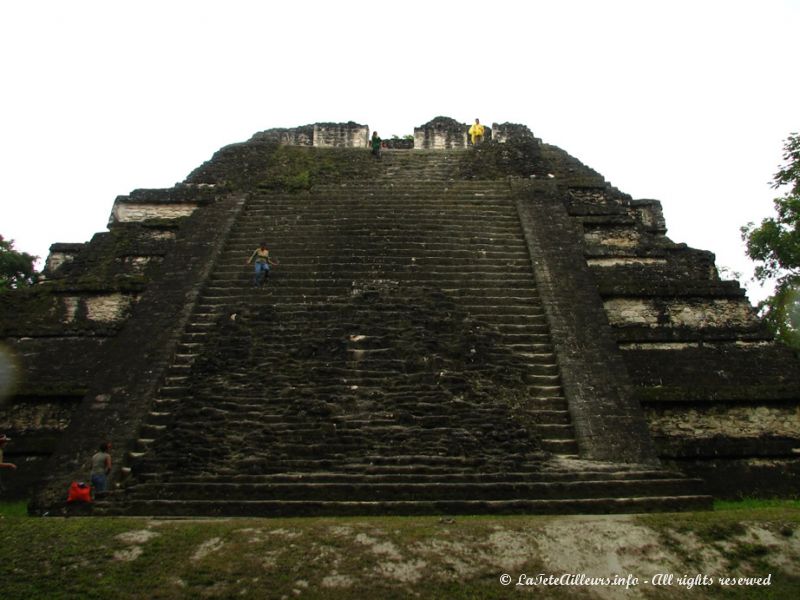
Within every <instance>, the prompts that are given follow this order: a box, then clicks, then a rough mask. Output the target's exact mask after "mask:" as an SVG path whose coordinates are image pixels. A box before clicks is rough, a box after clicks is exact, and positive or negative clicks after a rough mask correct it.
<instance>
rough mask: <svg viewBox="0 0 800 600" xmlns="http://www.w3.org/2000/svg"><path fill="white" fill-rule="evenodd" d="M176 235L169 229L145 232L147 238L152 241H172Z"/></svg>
mask: <svg viewBox="0 0 800 600" xmlns="http://www.w3.org/2000/svg"><path fill="white" fill-rule="evenodd" d="M176 235H177V234H176V233H175V232H174V231H170V230H169V229H153V230H151V231H148V232H147V237H148V238H150V239H151V240H154V241H162V240H174V239H175V236H176Z"/></svg>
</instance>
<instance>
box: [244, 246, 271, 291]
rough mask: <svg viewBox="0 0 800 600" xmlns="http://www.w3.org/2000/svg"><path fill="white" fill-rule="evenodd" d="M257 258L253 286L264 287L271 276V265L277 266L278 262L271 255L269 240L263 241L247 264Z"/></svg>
mask: <svg viewBox="0 0 800 600" xmlns="http://www.w3.org/2000/svg"><path fill="white" fill-rule="evenodd" d="M253 260H255V268H256V270H255V274H254V275H253V287H264V285H265V284H266V283H267V279H268V278H269V271H270V266H275V265H277V264H278V263H277V262H275V261H273V260H272V259H271V258H270V257H269V250H267V242H261V244H260V245H259V247H258V248H256V249H255V251H254V252H253V253H252V254H251V255H250V258H248V259H247V262H246V263H245V264H246V265H249V264H250V263H251V262H253Z"/></svg>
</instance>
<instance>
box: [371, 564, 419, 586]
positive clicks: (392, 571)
mask: <svg viewBox="0 0 800 600" xmlns="http://www.w3.org/2000/svg"><path fill="white" fill-rule="evenodd" d="M426 566H428V563H426V562H425V561H424V560H411V561H406V562H384V563H380V564H379V565H378V567H377V569H376V570H377V572H378V574H379V575H380V576H381V577H385V578H388V579H394V580H395V581H399V582H400V583H416V582H417V581H419V580H420V579H422V575H423V570H424V569H425V567H426Z"/></svg>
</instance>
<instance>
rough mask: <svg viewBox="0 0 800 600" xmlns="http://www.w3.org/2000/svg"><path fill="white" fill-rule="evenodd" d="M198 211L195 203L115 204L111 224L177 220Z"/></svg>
mask: <svg viewBox="0 0 800 600" xmlns="http://www.w3.org/2000/svg"><path fill="white" fill-rule="evenodd" d="M196 209H197V204H196V203H194V202H180V203H177V202H176V203H169V204H144V203H136V202H115V203H114V208H113V209H112V212H111V222H116V223H138V222H140V221H146V220H148V219H177V218H179V217H188V216H189V215H191V214H192V213H193V212H194V211H195V210H196Z"/></svg>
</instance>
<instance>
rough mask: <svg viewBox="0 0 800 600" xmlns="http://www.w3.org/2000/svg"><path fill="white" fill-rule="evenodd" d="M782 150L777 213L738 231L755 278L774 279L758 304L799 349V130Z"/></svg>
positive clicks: (776, 179) (776, 180)
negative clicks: (768, 294) (772, 286)
mask: <svg viewBox="0 0 800 600" xmlns="http://www.w3.org/2000/svg"><path fill="white" fill-rule="evenodd" d="M783 151H784V152H783V159H784V161H786V162H785V164H784V165H783V166H782V167H781V168H780V170H779V171H778V172H777V173H776V174H775V176H774V178H773V180H772V184H771V186H772V188H773V189H779V188H786V192H785V193H784V194H783V196H781V197H780V198H775V200H773V204H774V205H775V212H776V213H777V216H775V217H769V218H767V219H763V220H762V221H761V224H760V225H759V226H758V227H756V226H755V225H754V224H753V223H748V224H747V225H745V226H744V227H742V229H741V231H742V239H743V240H744V241H745V243H746V247H747V255H748V256H749V257H750V258H751V259H752V260H754V261H756V262H757V263H758V264H757V265H756V268H755V278H756V279H757V280H758V281H760V282H761V283H765V282H767V281H774V282H775V293H774V294H773V295H772V296H771V297H769V298H768V299H767V300H765V301H764V302H762V303H761V305H760V308H761V310H762V312H763V314H764V317H765V319H766V321H767V323H768V324H769V325H770V326H771V328H772V329H773V331H775V333H776V335H777V336H778V337H779V338H780V339H782V340H783V341H784V342H786V343H787V344H788V345H790V346H792V347H794V348H795V349H798V350H800V134H797V133H792V134H790V135H789V137H788V138H787V139H786V141H785V143H784V146H783Z"/></svg>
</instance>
